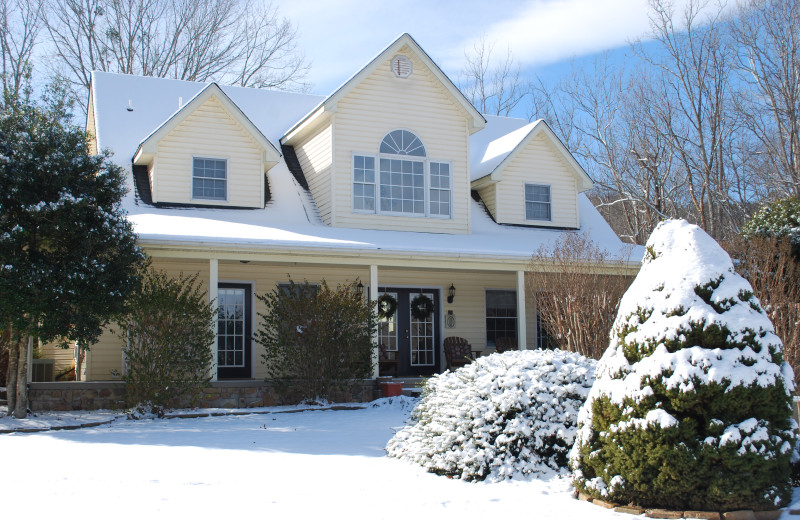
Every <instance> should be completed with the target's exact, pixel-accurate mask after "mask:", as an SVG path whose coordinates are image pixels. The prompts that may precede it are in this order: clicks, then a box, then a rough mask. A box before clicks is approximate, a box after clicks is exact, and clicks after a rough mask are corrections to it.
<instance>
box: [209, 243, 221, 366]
mask: <svg viewBox="0 0 800 520" xmlns="http://www.w3.org/2000/svg"><path fill="white" fill-rule="evenodd" d="M208 271H209V272H208V300H209V302H210V303H211V309H212V310H213V311H214V315H213V318H212V320H211V327H212V328H213V331H214V343H212V345H211V380H212V381H216V380H217V379H218V378H217V356H218V355H219V354H218V353H217V350H218V349H219V346H218V345H219V326H218V324H217V318H218V316H219V306H218V305H217V304H218V301H219V260H217V259H216V258H210V259H209V261H208Z"/></svg>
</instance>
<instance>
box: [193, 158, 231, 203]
mask: <svg viewBox="0 0 800 520" xmlns="http://www.w3.org/2000/svg"><path fill="white" fill-rule="evenodd" d="M227 182H228V161H226V160H225V159H209V158H205V157H194V158H193V167H192V198H193V199H207V200H220V201H225V200H228V186H227Z"/></svg>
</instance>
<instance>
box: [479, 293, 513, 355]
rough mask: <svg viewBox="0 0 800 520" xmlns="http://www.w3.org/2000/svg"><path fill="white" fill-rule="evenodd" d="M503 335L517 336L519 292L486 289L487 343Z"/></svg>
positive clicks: (491, 343) (492, 343)
mask: <svg viewBox="0 0 800 520" xmlns="http://www.w3.org/2000/svg"><path fill="white" fill-rule="evenodd" d="M503 336H507V337H510V338H514V339H516V338H517V292H516V291H486V344H487V345H494V342H495V340H496V339H497V338H501V337H503Z"/></svg>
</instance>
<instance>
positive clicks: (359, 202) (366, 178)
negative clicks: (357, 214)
mask: <svg viewBox="0 0 800 520" xmlns="http://www.w3.org/2000/svg"><path fill="white" fill-rule="evenodd" d="M353 209H354V210H356V211H365V212H368V213H374V212H375V158H374V157H369V156H364V155H354V156H353Z"/></svg>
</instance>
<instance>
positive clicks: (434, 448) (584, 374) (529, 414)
mask: <svg viewBox="0 0 800 520" xmlns="http://www.w3.org/2000/svg"><path fill="white" fill-rule="evenodd" d="M595 363H596V362H595V361H594V360H592V359H588V358H585V357H583V356H581V355H580V354H577V353H574V352H565V351H561V350H528V351H512V352H506V353H504V354H492V355H491V356H486V357H482V358H478V359H477V360H476V361H475V362H474V363H470V364H469V365H467V366H465V367H462V368H460V369H458V370H456V371H454V372H445V373H444V374H440V375H438V376H434V377H432V378H431V379H430V380H428V383H427V384H426V386H425V389H424V391H423V396H422V399H421V400H420V403H419V405H418V406H417V408H416V409H415V410H414V411H413V412H412V414H411V419H410V421H409V424H408V425H407V426H406V427H405V428H403V429H402V430H400V431H399V432H397V434H396V435H395V436H394V438H392V439H391V440H390V441H389V444H388V445H387V447H386V451H387V453H388V454H389V455H390V456H392V457H397V458H400V459H405V460H409V461H412V462H415V463H417V464H420V465H421V466H423V467H425V468H426V469H428V470H429V471H431V472H433V473H438V474H441V475H449V476H453V477H456V478H461V479H463V480H485V479H486V480H490V481H499V480H504V479H508V478H514V477H518V476H522V475H528V474H532V473H545V472H552V471H553V470H555V471H564V470H566V467H567V455H568V453H569V449H570V447H571V446H572V443H573V440H574V438H575V430H576V424H577V414H578V410H579V409H580V407H581V405H582V404H583V401H584V399H586V396H587V394H588V393H589V389H590V388H591V386H592V383H593V381H594V367H595Z"/></svg>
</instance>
